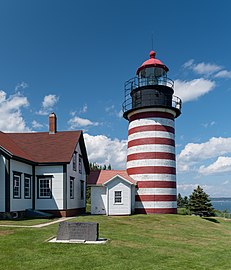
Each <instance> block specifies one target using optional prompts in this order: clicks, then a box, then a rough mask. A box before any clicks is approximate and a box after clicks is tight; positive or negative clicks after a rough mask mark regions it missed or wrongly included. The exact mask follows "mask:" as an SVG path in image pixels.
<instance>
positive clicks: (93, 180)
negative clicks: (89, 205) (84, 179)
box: [88, 170, 136, 185]
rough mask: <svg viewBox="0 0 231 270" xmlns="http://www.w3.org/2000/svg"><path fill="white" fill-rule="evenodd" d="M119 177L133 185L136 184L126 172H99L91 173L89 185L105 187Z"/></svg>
mask: <svg viewBox="0 0 231 270" xmlns="http://www.w3.org/2000/svg"><path fill="white" fill-rule="evenodd" d="M117 175H119V176H121V177H122V178H124V179H126V180H127V181H128V182H130V183H131V184H136V181H135V180H133V179H132V178H131V177H130V176H129V175H128V174H127V171H126V170H99V171H91V172H90V175H89V178H88V185H103V184H105V183H106V182H108V181H109V180H111V179H112V178H114V177H115V176H117Z"/></svg>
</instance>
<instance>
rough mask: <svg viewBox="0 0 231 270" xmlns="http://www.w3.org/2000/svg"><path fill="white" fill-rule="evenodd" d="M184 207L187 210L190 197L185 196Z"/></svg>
mask: <svg viewBox="0 0 231 270" xmlns="http://www.w3.org/2000/svg"><path fill="white" fill-rule="evenodd" d="M183 205H184V207H185V208H188V197H187V196H184V199H183Z"/></svg>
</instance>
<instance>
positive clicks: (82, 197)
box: [80, 180, 84, 200]
mask: <svg viewBox="0 0 231 270" xmlns="http://www.w3.org/2000/svg"><path fill="white" fill-rule="evenodd" d="M80 199H81V200H83V199H84V181H83V180H80Z"/></svg>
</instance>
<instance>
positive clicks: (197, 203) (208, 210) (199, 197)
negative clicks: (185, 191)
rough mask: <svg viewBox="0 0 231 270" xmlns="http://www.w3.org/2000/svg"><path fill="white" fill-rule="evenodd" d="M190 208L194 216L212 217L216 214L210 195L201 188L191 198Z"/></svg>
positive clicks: (195, 190)
mask: <svg viewBox="0 0 231 270" xmlns="http://www.w3.org/2000/svg"><path fill="white" fill-rule="evenodd" d="M188 207H189V210H190V212H191V213H192V214H195V215H199V216H211V215H213V213H214V209H213V208H212V204H211V201H210V199H209V195H208V194H206V193H205V192H204V191H203V189H202V188H201V187H200V186H198V187H197V188H196V189H194V191H193V192H192V194H191V195H190V196H189V204H188Z"/></svg>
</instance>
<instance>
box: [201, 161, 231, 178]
mask: <svg viewBox="0 0 231 270" xmlns="http://www.w3.org/2000/svg"><path fill="white" fill-rule="evenodd" d="M225 172H231V157H218V159H217V160H216V161H215V162H214V163H212V164H210V165H209V166H207V167H206V166H204V165H202V166H200V168H199V173H200V174H203V175H211V174H219V173H225Z"/></svg>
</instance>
